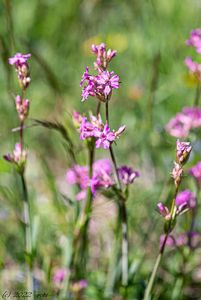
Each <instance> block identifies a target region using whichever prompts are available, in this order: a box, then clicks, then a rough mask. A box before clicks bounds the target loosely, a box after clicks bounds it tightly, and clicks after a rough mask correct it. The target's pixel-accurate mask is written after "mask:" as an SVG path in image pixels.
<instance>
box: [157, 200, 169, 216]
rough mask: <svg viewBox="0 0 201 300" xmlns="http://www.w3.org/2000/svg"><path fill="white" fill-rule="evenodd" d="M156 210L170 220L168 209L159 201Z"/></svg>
mask: <svg viewBox="0 0 201 300" xmlns="http://www.w3.org/2000/svg"><path fill="white" fill-rule="evenodd" d="M157 210H158V212H159V214H160V215H161V216H163V217H164V218H165V219H166V220H170V218H171V214H170V211H169V209H168V208H167V207H166V206H165V205H164V204H163V203H161V202H159V203H158V204H157Z"/></svg>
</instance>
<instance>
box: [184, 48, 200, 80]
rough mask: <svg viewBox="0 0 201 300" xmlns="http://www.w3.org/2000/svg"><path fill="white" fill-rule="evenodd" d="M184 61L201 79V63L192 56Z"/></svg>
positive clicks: (197, 77)
mask: <svg viewBox="0 0 201 300" xmlns="http://www.w3.org/2000/svg"><path fill="white" fill-rule="evenodd" d="M200 49H201V48H200ZM184 63H185V65H186V66H187V68H188V69H189V71H190V72H191V73H193V75H194V76H195V78H196V79H197V80H199V81H201V64H199V63H197V62H194V61H193V60H192V58H191V57H186V58H185V60H184Z"/></svg>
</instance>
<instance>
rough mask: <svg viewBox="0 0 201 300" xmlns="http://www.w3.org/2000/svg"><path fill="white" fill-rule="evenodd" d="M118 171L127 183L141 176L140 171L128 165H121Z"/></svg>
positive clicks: (122, 179) (121, 178)
mask: <svg viewBox="0 0 201 300" xmlns="http://www.w3.org/2000/svg"><path fill="white" fill-rule="evenodd" d="M118 173H119V177H120V180H121V181H122V182H123V183H124V184H126V185H128V184H131V183H133V181H134V180H135V179H136V178H137V177H139V176H140V173H139V172H138V171H134V170H133V169H132V168H130V167H128V166H121V167H120V168H118Z"/></svg>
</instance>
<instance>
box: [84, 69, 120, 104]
mask: <svg viewBox="0 0 201 300" xmlns="http://www.w3.org/2000/svg"><path fill="white" fill-rule="evenodd" d="M85 82H86V85H85V86H84V88H83V90H82V101H85V100H87V99H88V97H89V96H92V97H97V98H98V99H99V100H100V101H103V102H105V101H106V100H108V98H109V97H110V95H111V93H112V89H118V88H119V76H118V75H115V74H114V72H109V71H102V72H101V73H99V74H98V75H97V76H93V75H90V74H89V68H88V67H86V71H85V72H84V74H83V76H82V80H81V82H80V86H83V84H84V83H85Z"/></svg>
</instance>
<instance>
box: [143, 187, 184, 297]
mask: <svg viewBox="0 0 201 300" xmlns="http://www.w3.org/2000/svg"><path fill="white" fill-rule="evenodd" d="M179 186H180V183H179V184H177V185H176V188H175V193H174V198H173V200H172V204H171V210H170V214H171V217H170V220H169V225H168V229H167V233H166V235H165V238H164V240H163V243H162V245H161V247H160V251H159V254H158V256H157V259H156V262H155V265H154V268H153V271H152V273H151V277H150V279H149V282H148V285H147V287H146V290H145V294H144V298H143V300H149V299H150V294H151V291H152V287H153V284H154V280H155V277H156V274H157V270H158V267H159V265H160V261H161V258H162V256H163V253H164V251H165V246H166V242H167V239H168V236H169V234H170V232H171V230H172V228H171V227H172V226H171V225H172V221H173V219H174V217H175V216H174V213H175V212H174V208H175V200H176V197H177V194H178V190H179Z"/></svg>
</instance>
